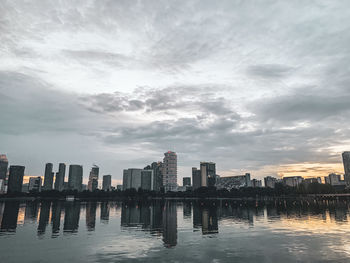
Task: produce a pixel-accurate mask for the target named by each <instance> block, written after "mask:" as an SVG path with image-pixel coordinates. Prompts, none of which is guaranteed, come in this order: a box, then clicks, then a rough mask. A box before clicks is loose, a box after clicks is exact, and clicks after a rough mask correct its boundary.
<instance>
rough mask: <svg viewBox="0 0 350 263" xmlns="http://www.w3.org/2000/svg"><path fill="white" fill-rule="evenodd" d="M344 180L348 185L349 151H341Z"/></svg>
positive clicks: (349, 181) (349, 177)
mask: <svg viewBox="0 0 350 263" xmlns="http://www.w3.org/2000/svg"><path fill="white" fill-rule="evenodd" d="M342 157H343V165H344V180H345V182H346V185H348V186H349V185H350V152H343V154H342Z"/></svg>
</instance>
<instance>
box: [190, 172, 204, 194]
mask: <svg viewBox="0 0 350 263" xmlns="http://www.w3.org/2000/svg"><path fill="white" fill-rule="evenodd" d="M201 185H202V180H201V171H200V170H198V169H197V168H196V167H192V189H193V190H196V189H198V188H200V187H201Z"/></svg>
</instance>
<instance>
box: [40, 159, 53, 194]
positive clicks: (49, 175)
mask: <svg viewBox="0 0 350 263" xmlns="http://www.w3.org/2000/svg"><path fill="white" fill-rule="evenodd" d="M52 167H53V165H52V163H47V164H46V165H45V176H44V186H43V190H52V186H53V177H54V173H53V172H52Z"/></svg>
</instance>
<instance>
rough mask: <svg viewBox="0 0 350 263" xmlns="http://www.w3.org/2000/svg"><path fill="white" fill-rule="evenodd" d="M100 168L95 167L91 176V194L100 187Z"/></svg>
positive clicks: (89, 184) (89, 186) (89, 183)
mask: <svg viewBox="0 0 350 263" xmlns="http://www.w3.org/2000/svg"><path fill="white" fill-rule="evenodd" d="M99 171H100V168H99V167H98V166H97V165H93V166H92V168H91V171H90V175H89V182H88V190H89V191H90V192H92V191H95V190H96V189H97V187H98V174H99Z"/></svg>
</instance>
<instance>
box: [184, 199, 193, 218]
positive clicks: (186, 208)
mask: <svg viewBox="0 0 350 263" xmlns="http://www.w3.org/2000/svg"><path fill="white" fill-rule="evenodd" d="M182 209H183V217H184V218H191V210H192V205H191V203H190V202H183V205H182Z"/></svg>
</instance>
